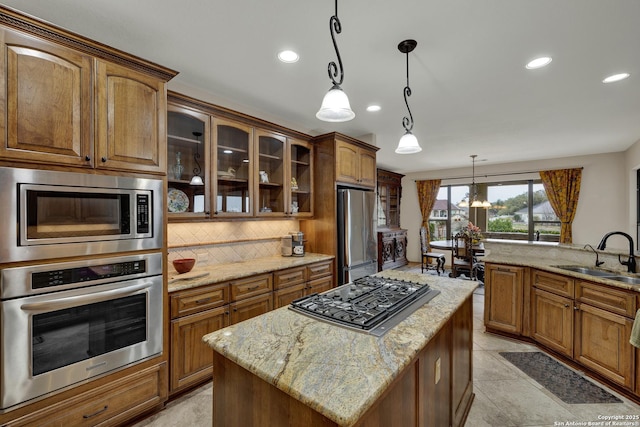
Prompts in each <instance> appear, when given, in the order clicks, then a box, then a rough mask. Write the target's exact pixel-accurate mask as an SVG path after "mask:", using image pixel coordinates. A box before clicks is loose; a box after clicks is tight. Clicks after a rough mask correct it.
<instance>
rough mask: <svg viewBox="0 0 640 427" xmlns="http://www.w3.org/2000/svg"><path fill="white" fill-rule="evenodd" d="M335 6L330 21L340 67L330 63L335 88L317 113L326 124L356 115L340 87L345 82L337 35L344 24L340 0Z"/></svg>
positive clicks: (330, 76)
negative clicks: (341, 17)
mask: <svg viewBox="0 0 640 427" xmlns="http://www.w3.org/2000/svg"><path fill="white" fill-rule="evenodd" d="M335 6H336V13H335V15H333V16H332V17H331V18H330V19H329V31H330V32H331V40H333V47H334V49H335V51H336V55H337V56H338V65H336V63H335V62H333V61H331V62H329V67H328V71H329V78H330V79H331V82H332V83H333V86H332V87H331V89H329V92H327V94H326V95H325V96H324V98H323V99H322V105H321V106H320V110H318V112H317V113H316V117H317V118H319V119H320V120H322V121H325V122H346V121H349V120H351V119H353V118H354V117H355V116H356V113H354V112H353V110H352V109H351V105H350V104H349V98H348V97H347V94H346V93H345V92H344V91H343V90H342V88H341V87H340V85H341V84H342V82H343V80H344V68H343V67H342V58H341V57H340V51H339V50H338V44H337V43H336V34H340V33H341V32H342V24H341V23H340V19H338V0H335ZM338 74H339V75H340V79H339V80H336V77H338Z"/></svg>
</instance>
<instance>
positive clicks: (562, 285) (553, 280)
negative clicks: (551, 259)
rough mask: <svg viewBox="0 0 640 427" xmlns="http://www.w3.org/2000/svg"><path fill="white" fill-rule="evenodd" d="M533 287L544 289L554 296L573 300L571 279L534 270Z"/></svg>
mask: <svg viewBox="0 0 640 427" xmlns="http://www.w3.org/2000/svg"><path fill="white" fill-rule="evenodd" d="M532 279H533V280H532V282H533V286H535V287H536V288H538V289H544V290H546V291H549V292H552V293H554V294H556V295H562V296H565V297H569V298H573V286H574V285H573V279H571V278H569V277H565V276H561V275H559V274H553V273H548V272H546V271H539V270H534V271H533V275H532Z"/></svg>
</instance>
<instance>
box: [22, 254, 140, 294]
mask: <svg viewBox="0 0 640 427" xmlns="http://www.w3.org/2000/svg"><path fill="white" fill-rule="evenodd" d="M145 271H146V262H145V260H138V261H128V262H117V263H112V264H101V265H91V266H86V267H75V268H65V269H61V270H49V271H39V272H37V273H32V274H31V287H32V288H33V289H42V288H49V287H52V286H60V285H69V284H72V283H82V282H92V281H95V280H102V279H108V278H116V277H126V276H131V275H134V274H140V273H144V272H145Z"/></svg>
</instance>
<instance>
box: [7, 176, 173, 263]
mask: <svg viewBox="0 0 640 427" xmlns="http://www.w3.org/2000/svg"><path fill="white" fill-rule="evenodd" d="M0 182H2V184H3V187H4V188H5V190H4V191H2V193H0V211H4V213H3V215H2V217H4V218H7V219H9V223H8V224H6V223H5V224H6V225H5V226H4V229H3V230H2V231H3V232H2V233H0V236H1V237H0V263H2V262H14V261H31V260H43V259H51V258H62V257H68V256H83V255H95V254H106V253H116V252H125V251H135V250H148V249H160V248H162V244H163V234H162V221H163V212H164V211H163V209H162V206H163V204H162V198H163V195H162V188H163V182H162V180H161V179H149V178H130V177H118V176H107V175H93V174H83V173H75V172H57V171H42V170H35V169H19V168H8V167H0ZM14 224H15V226H14Z"/></svg>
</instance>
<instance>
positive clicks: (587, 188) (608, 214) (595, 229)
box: [400, 141, 640, 262]
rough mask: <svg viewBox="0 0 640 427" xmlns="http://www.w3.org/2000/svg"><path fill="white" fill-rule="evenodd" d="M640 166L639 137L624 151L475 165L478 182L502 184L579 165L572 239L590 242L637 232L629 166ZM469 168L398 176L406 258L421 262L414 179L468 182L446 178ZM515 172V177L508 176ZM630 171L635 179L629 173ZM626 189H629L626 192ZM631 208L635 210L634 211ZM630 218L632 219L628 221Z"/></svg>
mask: <svg viewBox="0 0 640 427" xmlns="http://www.w3.org/2000/svg"><path fill="white" fill-rule="evenodd" d="M637 164H640V141H639V142H637V143H636V144H635V145H634V146H632V147H631V148H630V149H629V150H628V151H627V152H619V153H609V154H599V155H592V156H578V157H566V158H560V159H549V160H541V161H531V162H518V163H506V164H500V165H486V166H483V165H481V166H478V164H476V182H480V183H482V182H500V181H508V180H513V179H517V180H522V179H529V178H535V179H539V175H538V174H537V173H531V174H521V173H522V172H530V171H539V170H550V169H564V168H575V167H583V171H582V185H581V188H580V201H579V202H578V210H577V211H576V216H575V218H574V222H573V242H574V243H575V244H580V245H584V244H587V243H589V244H591V245H593V246H595V245H597V244H598V242H600V239H601V238H602V236H603V235H604V234H606V233H607V232H609V231H614V230H619V231H625V232H627V233H629V234H631V235H632V236H634V240H635V236H636V231H635V229H636V227H635V208H633V209H632V205H633V206H635V199H636V195H635V172H634V173H631V171H630V169H631V168H632V166H631V165H634V166H633V167H635V168H637V166H635V165H637ZM470 169H471V168H459V169H449V170H439V171H428V172H417V173H411V174H407V175H406V176H405V177H404V178H403V180H402V201H401V205H402V209H401V219H400V223H401V224H402V228H406V229H407V230H408V236H409V239H408V240H409V242H408V246H407V255H408V258H409V260H410V261H413V262H420V243H419V239H418V236H419V229H420V224H421V220H422V219H421V216H420V207H419V205H418V194H417V190H416V184H415V181H416V180H422V179H437V178H440V179H443V185H444V184H462V183H465V182H467V183H468V182H469V181H471V180H470V179H465V180H462V181H461V180H451V179H450V180H447V179H446V178H452V177H459V176H470V175H471V170H470ZM511 173H513V174H514V175H509V174H511ZM488 174H504V175H502V176H497V177H485V175H488ZM631 175H633V177H631ZM630 188H632V189H633V191H632V192H631V191H630ZM632 212H633V214H632ZM631 219H633V221H631ZM607 247H609V248H621V249H626V248H628V247H629V246H628V242H627V240H625V239H624V238H621V237H614V238H611V239H610V240H609V242H607Z"/></svg>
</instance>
